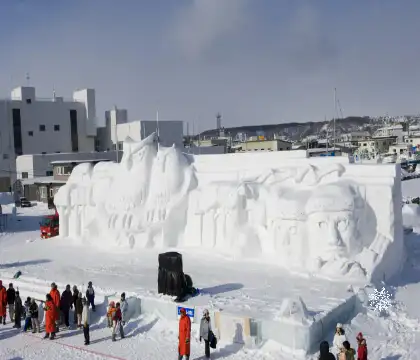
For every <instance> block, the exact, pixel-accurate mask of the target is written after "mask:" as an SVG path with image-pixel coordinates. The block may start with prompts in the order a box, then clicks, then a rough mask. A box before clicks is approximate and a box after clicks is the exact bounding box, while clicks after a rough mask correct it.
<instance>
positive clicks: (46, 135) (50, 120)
mask: <svg viewBox="0 0 420 360" xmlns="http://www.w3.org/2000/svg"><path fill="white" fill-rule="evenodd" d="M96 132H97V129H96V105H95V90H93V89H83V90H78V91H75V92H74V93H73V98H72V99H70V100H65V99H63V98H62V97H56V96H55V95H54V96H52V97H51V98H50V99H46V98H37V97H36V93H35V88H34V87H28V86H27V87H19V88H16V89H14V90H13V91H12V93H11V97H10V98H7V99H0V192H1V191H7V190H8V189H9V187H10V186H11V184H12V183H14V181H15V180H16V161H15V160H16V157H17V156H19V155H24V154H48V153H61V152H66V153H68V152H90V151H94V150H95V137H96Z"/></svg>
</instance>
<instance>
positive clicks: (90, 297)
mask: <svg viewBox="0 0 420 360" xmlns="http://www.w3.org/2000/svg"><path fill="white" fill-rule="evenodd" d="M86 299H87V301H88V303H89V305H92V311H95V290H94V289H93V286H92V281H89V283H88V288H87V290H86Z"/></svg>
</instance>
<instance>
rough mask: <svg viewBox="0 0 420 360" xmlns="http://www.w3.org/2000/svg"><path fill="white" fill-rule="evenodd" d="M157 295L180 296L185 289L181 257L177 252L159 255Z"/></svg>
mask: <svg viewBox="0 0 420 360" xmlns="http://www.w3.org/2000/svg"><path fill="white" fill-rule="evenodd" d="M158 261H159V270H158V293H159V294H165V295H170V296H180V295H181V294H182V293H183V289H184V287H185V277H184V273H183V271H182V270H183V269H182V255H181V254H179V253H177V252H168V253H163V254H159V258H158Z"/></svg>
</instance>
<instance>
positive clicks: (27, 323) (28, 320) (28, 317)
mask: <svg viewBox="0 0 420 360" xmlns="http://www.w3.org/2000/svg"><path fill="white" fill-rule="evenodd" d="M24 306H25V326H24V327H23V331H24V332H26V331H27V330H29V329H31V328H32V321H31V313H30V310H29V308H30V306H31V298H30V297H29V296H28V297H27V299H26V301H25V304H24Z"/></svg>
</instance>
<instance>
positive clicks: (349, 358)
mask: <svg viewBox="0 0 420 360" xmlns="http://www.w3.org/2000/svg"><path fill="white" fill-rule="evenodd" d="M343 348H344V349H342V350H341V353H340V356H339V360H354V355H356V351H354V349H352V348H351V347H350V343H349V342H348V341H347V340H346V341H344V342H343Z"/></svg>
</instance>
